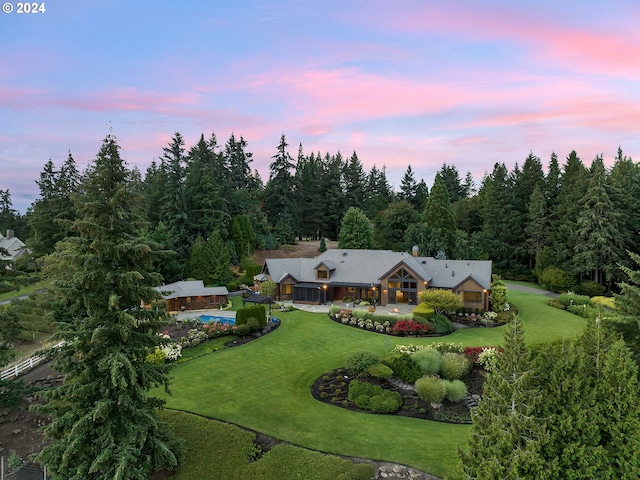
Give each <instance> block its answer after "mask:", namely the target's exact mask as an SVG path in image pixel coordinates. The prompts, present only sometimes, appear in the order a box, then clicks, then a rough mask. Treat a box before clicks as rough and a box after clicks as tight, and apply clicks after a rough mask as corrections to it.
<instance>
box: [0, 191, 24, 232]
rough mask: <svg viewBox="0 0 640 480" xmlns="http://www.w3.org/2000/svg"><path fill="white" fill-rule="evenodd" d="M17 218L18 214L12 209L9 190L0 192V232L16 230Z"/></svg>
mask: <svg viewBox="0 0 640 480" xmlns="http://www.w3.org/2000/svg"><path fill="white" fill-rule="evenodd" d="M19 218H20V214H19V213H18V211H17V210H16V209H14V208H13V202H12V201H11V192H10V191H9V189H8V188H7V189H6V190H0V232H6V231H7V229H12V230H16V225H17V224H18V221H19ZM20 233H21V232H20V231H19V230H18V231H15V234H16V235H20Z"/></svg>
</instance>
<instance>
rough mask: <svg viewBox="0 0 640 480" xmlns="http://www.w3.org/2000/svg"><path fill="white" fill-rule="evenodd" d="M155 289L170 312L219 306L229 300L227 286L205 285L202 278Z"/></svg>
mask: <svg viewBox="0 0 640 480" xmlns="http://www.w3.org/2000/svg"><path fill="white" fill-rule="evenodd" d="M155 289H156V290H157V291H158V292H160V294H161V295H162V299H163V300H165V301H166V302H167V310H168V311H170V312H175V311H178V310H205V309H210V308H220V306H222V305H226V304H227V302H228V301H229V291H228V290H227V287H205V286H204V282H203V281H202V280H185V281H181V282H175V283H171V284H169V285H162V286H161V287H155Z"/></svg>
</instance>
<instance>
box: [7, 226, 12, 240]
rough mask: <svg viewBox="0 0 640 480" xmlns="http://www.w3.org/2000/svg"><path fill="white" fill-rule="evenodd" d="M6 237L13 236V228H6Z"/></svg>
mask: <svg viewBox="0 0 640 480" xmlns="http://www.w3.org/2000/svg"><path fill="white" fill-rule="evenodd" d="M7 238H13V230H11V229H10V228H8V229H7Z"/></svg>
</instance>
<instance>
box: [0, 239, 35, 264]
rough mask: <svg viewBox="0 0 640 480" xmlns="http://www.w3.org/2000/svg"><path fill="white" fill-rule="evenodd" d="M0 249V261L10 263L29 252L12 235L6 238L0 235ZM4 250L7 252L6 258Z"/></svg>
mask: <svg viewBox="0 0 640 480" xmlns="http://www.w3.org/2000/svg"><path fill="white" fill-rule="evenodd" d="M0 249H4V250H0V252H2V253H0V260H3V261H5V262H6V261H9V262H12V261H14V260H16V259H17V258H19V257H21V256H22V255H24V254H25V253H26V252H28V251H29V249H28V248H26V246H25V244H24V243H23V242H22V241H21V240H20V239H19V238H18V237H14V236H13V235H12V234H11V235H7V236H6V237H5V236H3V235H2V234H0ZM5 250H6V251H7V252H9V255H8V256H7V255H6V254H5V253H4V251H5Z"/></svg>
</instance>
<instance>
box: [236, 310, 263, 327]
mask: <svg viewBox="0 0 640 480" xmlns="http://www.w3.org/2000/svg"><path fill="white" fill-rule="evenodd" d="M250 318H255V319H256V320H257V321H258V323H259V324H260V327H264V326H265V325H266V324H267V311H266V309H265V308H264V305H253V306H251V307H241V308H239V309H238V311H237V312H236V326H239V325H246V323H247V320H249V319H250Z"/></svg>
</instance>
